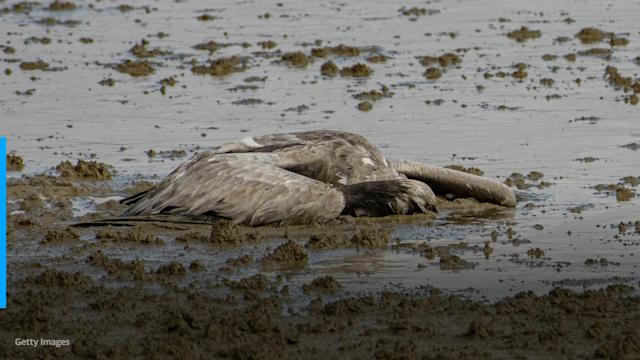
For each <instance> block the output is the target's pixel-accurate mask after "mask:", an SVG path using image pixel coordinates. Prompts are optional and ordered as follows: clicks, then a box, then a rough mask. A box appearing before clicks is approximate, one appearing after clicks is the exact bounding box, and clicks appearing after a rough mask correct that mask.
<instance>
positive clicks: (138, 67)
mask: <svg viewBox="0 0 640 360" xmlns="http://www.w3.org/2000/svg"><path fill="white" fill-rule="evenodd" d="M116 70H118V71H119V72H121V73H124V74H129V75H131V76H133V77H139V76H148V75H151V74H153V73H155V72H156V70H155V69H154V68H153V66H151V63H150V62H149V61H147V60H142V61H133V60H129V59H127V60H125V61H123V62H122V63H120V64H117V65H116Z"/></svg>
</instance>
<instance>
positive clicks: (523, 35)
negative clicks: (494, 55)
mask: <svg viewBox="0 0 640 360" xmlns="http://www.w3.org/2000/svg"><path fill="white" fill-rule="evenodd" d="M540 36H542V32H541V31H540V30H531V29H529V28H528V27H526V26H523V27H521V28H520V29H517V30H513V31H511V32H509V33H507V37H508V38H509V39H512V40H515V41H517V42H520V43H522V42H525V41H527V40H533V39H537V38H539V37H540Z"/></svg>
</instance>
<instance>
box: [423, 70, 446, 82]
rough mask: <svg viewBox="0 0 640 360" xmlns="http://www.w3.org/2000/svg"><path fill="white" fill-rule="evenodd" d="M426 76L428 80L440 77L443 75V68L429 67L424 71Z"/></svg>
mask: <svg viewBox="0 0 640 360" xmlns="http://www.w3.org/2000/svg"><path fill="white" fill-rule="evenodd" d="M424 77H426V78H427V79H428V80H437V79H440V78H441V77H442V70H440V69H438V68H435V67H431V68H428V69H427V70H426V71H425V72H424Z"/></svg>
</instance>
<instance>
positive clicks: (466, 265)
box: [438, 253, 476, 270]
mask: <svg viewBox="0 0 640 360" xmlns="http://www.w3.org/2000/svg"><path fill="white" fill-rule="evenodd" d="M438 264H439V265H440V270H464V269H473V268H474V267H476V264H475V263H473V262H469V261H467V260H464V259H463V258H461V257H460V256H458V255H453V254H450V253H446V254H440V262H439V263H438Z"/></svg>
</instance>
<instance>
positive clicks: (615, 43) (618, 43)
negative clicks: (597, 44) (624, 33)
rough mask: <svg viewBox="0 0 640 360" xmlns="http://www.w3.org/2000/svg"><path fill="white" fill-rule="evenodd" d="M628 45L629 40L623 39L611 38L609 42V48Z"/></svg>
mask: <svg viewBox="0 0 640 360" xmlns="http://www.w3.org/2000/svg"><path fill="white" fill-rule="evenodd" d="M627 45H629V39H627V38H624V37H612V38H611V39H610V40H609V46H627Z"/></svg>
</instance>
